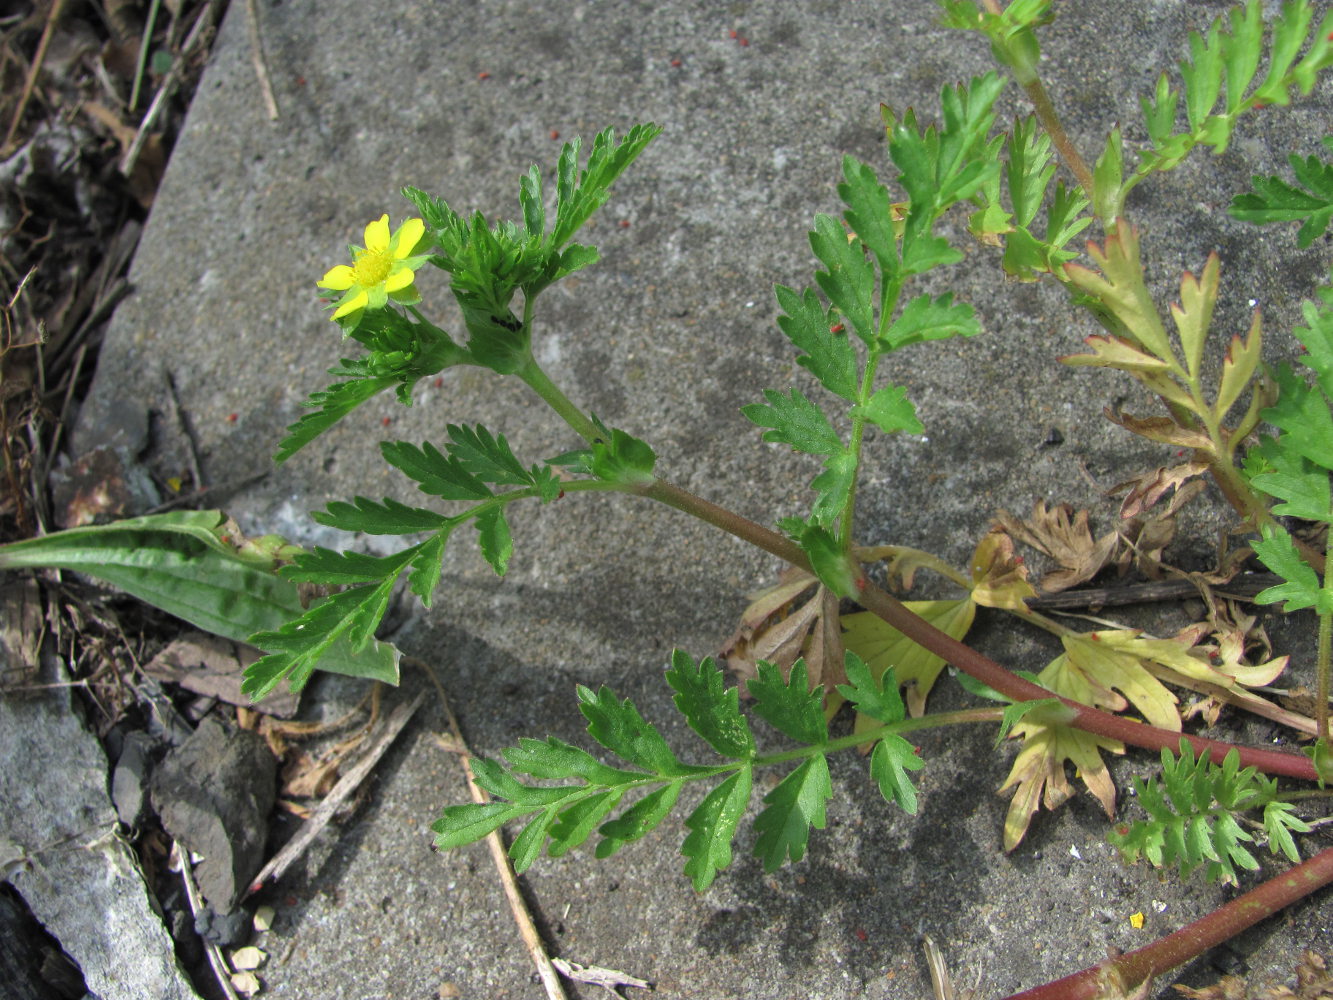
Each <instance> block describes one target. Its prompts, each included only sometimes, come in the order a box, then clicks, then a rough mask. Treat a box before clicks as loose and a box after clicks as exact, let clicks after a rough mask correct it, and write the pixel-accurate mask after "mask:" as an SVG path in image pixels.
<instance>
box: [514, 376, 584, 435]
mask: <svg viewBox="0 0 1333 1000" xmlns="http://www.w3.org/2000/svg"><path fill="white" fill-rule="evenodd" d="M514 374H515V375H517V376H518V377H519V378H521V379H522V380H523V381H524V382H525V383H526V384H527V386H528V388H530V389H531V390H532V391H533V392H535V393H536V394H537V395H538V396H540V397H541V398H542V399H543V400H544V401H545V402H546V404H547V405H548V406H550V407H551V409H553V410H555V412H556V413H557V414H559V415H560V418H561V419H562V420H563V421H564V422H565V423H567V424H569V426H570V427H572V428H574V430H575V432H576V433H577V434H578V435H579V437H581V438H583V440H585V441H587V442H588V443H589V444H592V443H594V442H595V441H598V440H600V439H601V436H602V432H601V431H599V430H598V429H597V425H596V424H594V423H593V422H592V420H591V419H589V418H588V416H587V415H586V414H585V413H584V412H583V411H582V410H580V409H579V408H578V407H577V406H575V405H574V403H573V402H572V401H571V400H570V398H569V397H568V396H566V395H565V394H564V393H563V392H561V391H560V387H559V386H558V385H556V384H555V383H554V382H552V381H551V379H550V378H549V377H548V376H547V374H546V372H544V371H542V368H541V366H540V365H539V364H537V362H536V361H535V360H533V359H532V358H529V359H528V363H527V364H525V365H524V366H523V367H522V368H520V369H519V370H518V371H516V372H515V373H514Z"/></svg>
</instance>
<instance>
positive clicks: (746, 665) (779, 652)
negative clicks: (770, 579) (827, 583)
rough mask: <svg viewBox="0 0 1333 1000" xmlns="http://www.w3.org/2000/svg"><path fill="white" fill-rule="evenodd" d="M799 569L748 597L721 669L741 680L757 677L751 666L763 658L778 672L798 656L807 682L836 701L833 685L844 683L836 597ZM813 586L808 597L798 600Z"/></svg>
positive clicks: (793, 661)
mask: <svg viewBox="0 0 1333 1000" xmlns="http://www.w3.org/2000/svg"><path fill="white" fill-rule="evenodd" d="M817 584H818V581H817V580H816V579H815V578H814V577H813V576H811V575H810V574H809V573H806V572H804V571H802V570H798V569H791V570H788V571H786V572H784V573H783V574H782V576H781V577H780V578H779V580H778V583H777V584H775V585H774V586H772V587H769V588H767V589H766V590H763V591H760V592H759V593H757V594H753V595H751V603H750V606H749V607H748V608H746V609H745V611H744V613H743V614H742V615H741V623H740V626H739V627H738V628H737V630H736V633H735V635H733V636H732V637H731V639H730V640H728V642H727V643H726V645H725V646H724V647H723V649H722V656H724V657H725V658H726V661H727V665H728V666H729V667H730V668H731V669H732V670H733V671H735V673H736V674H737V676H739V677H741V678H742V679H749V678H752V677H755V676H757V670H756V666H755V665H756V663H757V662H758V661H759V660H768V661H769V662H771V663H774V664H776V665H777V666H778V667H779V668H780V669H781V670H782V673H783V676H786V675H787V672H788V671H790V670H791V666H792V664H793V663H795V662H796V661H797V660H798V659H801V658H802V657H804V659H805V665H806V670H807V671H808V676H809V678H810V682H811V684H819V685H821V686H823V688H824V690H825V692H826V693H827V695H828V697H829V698H830V699H832V700H833V705H832V707H833V709H834V710H836V708H837V706H838V705H840V704H842V702H841V700H838V695H837V691H836V688H837V685H838V684H842V683H845V682H846V680H847V676H846V674H844V673H843V667H842V635H841V631H840V629H839V628H838V598H837V596H836V595H835V594H833V593H832V592H831V591H829V590H828V589H827V588H825V587H822V586H817ZM812 587H814V588H815V590H814V593H813V594H812V595H811V596H810V597H809V598H808V599H805V600H804V601H802V602H801V603H798V600H799V599H800V598H801V597H802V595H803V594H805V593H806V592H807V591H809V590H810V589H811V588H812Z"/></svg>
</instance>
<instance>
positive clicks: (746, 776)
mask: <svg viewBox="0 0 1333 1000" xmlns="http://www.w3.org/2000/svg"><path fill="white" fill-rule="evenodd" d="M750 781H751V778H750V769H749V767H745V768H742V769H741V770H739V771H737V772H736V773H735V774H733V775H732V776H731V777H730V778H728V779H727V780H726V781H724V782H722V784H720V785H718V786H717V787H716V788H714V789H713V790H712V791H711V792H709V793H708V795H707V796H706V797H705V798H704V800H703V801H702V802H700V803H699V805H698V806H697V807H696V808H695V809H694V811H693V812H692V813H690V815H689V816H688V817H687V818H686V820H685V828H686V829H687V830H689V831H690V833H689V836H687V837H686V838H685V843H684V844H683V845H682V846H681V853H682V854H684V855H685V857H687V858H688V859H689V860H688V861H687V862H686V863H685V874H686V875H688V876H689V877H690V880H691V881H692V882H693V883H694V889H695V891H696V892H703V891H704V890H705V889H707V888H708V887H709V886H710V885H712V884H713V879H714V878H716V877H717V873H718V872H719V871H721V870H722V869H723V868H726V867H727V865H729V864H731V839H732V837H734V836H736V825H737V824H738V823H739V822H740V820H741V816H742V815H744V813H745V806H746V803H748V802H749V801H750Z"/></svg>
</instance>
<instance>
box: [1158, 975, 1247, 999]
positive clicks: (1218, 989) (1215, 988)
mask: <svg viewBox="0 0 1333 1000" xmlns="http://www.w3.org/2000/svg"><path fill="white" fill-rule="evenodd" d="M1172 989H1174V990H1175V991H1176V992H1177V993H1179V994H1180V995H1181V996H1185V997H1190V998H1191V1000H1245V980H1243V979H1241V978H1240V976H1223V977H1222V978H1221V979H1219V980H1218V981H1217V982H1216V983H1214V984H1213V985H1212V986H1205V987H1204V988H1203V989H1201V990H1196V989H1191V988H1190V987H1188V986H1182V985H1180V984H1179V983H1176V984H1175V986H1173V987H1172Z"/></svg>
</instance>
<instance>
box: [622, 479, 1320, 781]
mask: <svg viewBox="0 0 1333 1000" xmlns="http://www.w3.org/2000/svg"><path fill="white" fill-rule="evenodd" d="M624 489H625V491H626V492H632V493H636V494H638V495H640V496H645V497H648V498H649V499H652V500H656V501H658V502H659V503H664V504H666V505H667V506H668V507H674V508H675V509H676V510H679V511H683V512H685V513H687V514H691V515H693V516H695V517H697V518H699V519H700V520H702V521H704V522H706V523H708V524H711V525H713V526H714V527H717V528H721V529H722V530H723V531H725V532H727V533H728V534H731V535H735V536H736V537H737V538H740V539H742V540H743V541H747V542H750V543H751V544H752V545H755V546H757V547H758V548H760V549H763V550H764V551H765V552H769V553H771V554H773V555H775V556H777V557H778V558H779V559H783V560H785V561H787V562H789V563H791V564H792V565H793V566H798V567H800V568H801V569H804V570H806V571H807V572H813V569H812V567H811V566H810V561H809V560H808V559H807V558H806V556H805V553H804V552H802V551H801V548H800V546H798V545H797V544H796V543H795V542H793V541H791V540H790V539H788V538H784V537H783V536H782V535H779V534H778V533H777V532H775V531H771V530H769V529H768V528H765V527H764V526H763V525H760V524H756V523H755V522H753V521H751V520H749V519H748V518H745V517H741V516H740V515H739V514H736V513H735V512H733V511H730V510H727V509H726V508H725V507H720V506H718V505H717V504H715V503H712V502H711V501H708V500H704V499H703V498H702V497H697V496H695V495H694V494H692V493H689V492H688V491H686V490H683V489H681V488H680V487H679V486H673V485H672V484H670V483H668V482H666V481H665V480H662V479H655V480H653V481H652V482H651V483H645V484H642V485H634V486H626V487H624ZM857 600H858V601H859V602H860V603H861V606H862V607H864V608H865V609H866V610H867V611H870V612H871V613H873V614H875V615H878V616H879V617H880V618H882V619H884V621H886V622H888V623H889V624H890V625H892V626H893V627H894V628H896V629H897V630H898V631H899V632H901V633H902V634H903V635H905V636H906V637H907V638H909V639H911V640H912V641H913V642H915V643H917V644H918V645H920V646H923V647H925V648H926V649H928V650H930V651H931V652H932V653H934V654H936V655H937V656H940V657H942V658H943V659H944V660H945V661H947V662H948V663H951V664H953V665H954V666H955V667H957V668H958V669H959V670H961V671H963V672H964V673H966V674H969V675H970V676H972V677H975V678H976V679H977V680H979V681H981V682H982V683H983V684H987V685H989V686H990V687H993V688H994V689H995V690H996V691H999V692H1000V693H1001V694H1003V695H1007V696H1008V697H1010V698H1013V699H1014V700H1016V701H1032V700H1034V699H1038V698H1050V697H1053V695H1052V693H1051V692H1050V691H1048V690H1046V689H1045V688H1042V687H1038V686H1037V685H1036V684H1033V683H1031V682H1030V681H1026V680H1024V679H1023V678H1021V677H1019V676H1018V675H1017V674H1014V673H1012V672H1011V671H1009V670H1007V669H1005V668H1004V667H1002V666H1001V665H1000V664H998V663H996V662H995V661H994V660H992V659H990V658H989V657H987V656H984V655H982V654H981V653H978V652H977V651H976V650H975V649H972V648H971V647H970V646H967V645H965V644H964V643H961V642H959V641H958V640H957V639H955V638H953V637H952V636H950V635H948V634H946V633H945V632H942V631H940V630H939V629H937V628H936V627H935V626H934V625H932V624H930V622H928V621H926V620H925V619H924V618H922V617H920V616H919V615H917V614H914V613H913V612H912V611H911V610H909V609H908V608H907V607H906V606H904V605H903V603H902V602H901V601H899V600H897V599H895V598H893V597H891V596H890V595H888V594H886V593H885V592H884V591H882V590H880V589H879V588H877V587H875V586H874V585H872V584H867V585H866V586H865V587H863V588H862V589H861V591H860V593H859V594H858V595H857ZM1060 700H1061V701H1062V702H1064V703H1065V704H1066V705H1068V706H1069V707H1070V708H1072V709H1074V711H1075V713H1076V715H1075V717H1074V719H1073V720H1072V721H1071V723H1070V725H1072V726H1075V727H1076V728H1078V729H1083V730H1086V731H1087V732H1090V733H1096V734H1098V735H1099V736H1107V737H1109V738H1111V739H1115V740H1120V741H1121V742H1123V743H1129V744H1132V745H1134V746H1139V747H1144V748H1145V749H1148V750H1162V749H1164V748H1165V749H1167V750H1170V751H1171V752H1173V753H1175V752H1176V751H1177V750H1178V749H1179V746H1180V741H1181V739H1185V740H1188V741H1189V743H1190V744H1191V745H1192V746H1193V748H1194V752H1195V754H1200V755H1201V754H1202V753H1203V752H1204V751H1208V752H1209V753H1211V754H1212V755H1213V759H1214V760H1221V759H1222V758H1223V757H1225V756H1226V754H1227V752H1228V751H1229V750H1232V749H1233V748H1234V749H1235V750H1237V751H1238V752H1239V754H1240V763H1241V766H1242V767H1249V766H1250V765H1254V766H1255V767H1257V768H1258V769H1259V770H1261V771H1263V772H1264V773H1266V774H1272V775H1282V776H1284V777H1289V778H1300V779H1302V780H1304V781H1314V780H1316V777H1315V769H1314V763H1313V762H1312V761H1311V760H1310V759H1309V758H1308V757H1304V756H1300V755H1297V754H1291V753H1284V752H1282V751H1279V750H1267V749H1264V748H1260V747H1241V746H1235V745H1234V744H1231V743H1225V742H1222V741H1220V740H1209V739H1204V738H1202V737H1199V736H1187V735H1182V734H1181V733H1178V732H1173V731H1172V730H1169V729H1158V728H1157V727H1156V726H1149V725H1147V724H1146V723H1142V722H1132V721H1130V720H1129V719H1125V718H1121V717H1120V716H1118V715H1112V714H1111V713H1109V712H1103V711H1101V710H1100V709H1096V708H1092V707H1090V706H1088V705H1083V704H1080V703H1079V702H1076V701H1071V700H1069V699H1068V698H1061V699H1060Z"/></svg>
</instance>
